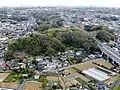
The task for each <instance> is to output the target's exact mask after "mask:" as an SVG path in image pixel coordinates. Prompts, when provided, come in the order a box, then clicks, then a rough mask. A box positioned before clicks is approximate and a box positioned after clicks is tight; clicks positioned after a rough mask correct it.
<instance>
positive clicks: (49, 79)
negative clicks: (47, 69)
mask: <svg viewBox="0 0 120 90" xmlns="http://www.w3.org/2000/svg"><path fill="white" fill-rule="evenodd" d="M46 78H47V80H48V81H58V77H56V76H47V77H46Z"/></svg>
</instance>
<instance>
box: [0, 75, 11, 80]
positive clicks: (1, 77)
mask: <svg viewBox="0 0 120 90" xmlns="http://www.w3.org/2000/svg"><path fill="white" fill-rule="evenodd" d="M9 74H10V73H0V82H3V80H4V79H5V78H7V77H8V75H9Z"/></svg>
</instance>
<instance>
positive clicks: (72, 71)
mask: <svg viewBox="0 0 120 90" xmlns="http://www.w3.org/2000/svg"><path fill="white" fill-rule="evenodd" d="M66 70H67V71H68V72H70V73H74V72H77V70H76V69H75V68H68V69H66Z"/></svg>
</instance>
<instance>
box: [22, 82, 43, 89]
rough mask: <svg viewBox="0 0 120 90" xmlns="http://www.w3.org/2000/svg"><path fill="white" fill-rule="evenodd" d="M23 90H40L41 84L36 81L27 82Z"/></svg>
mask: <svg viewBox="0 0 120 90" xmlns="http://www.w3.org/2000/svg"><path fill="white" fill-rule="evenodd" d="M24 90H42V88H41V83H40V82H36V81H29V82H27V83H26V85H25V87H24Z"/></svg>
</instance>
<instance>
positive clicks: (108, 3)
mask: <svg viewBox="0 0 120 90" xmlns="http://www.w3.org/2000/svg"><path fill="white" fill-rule="evenodd" d="M28 6H31V7H37V6H41V7H49V6H53V7H56V6H61V7H114V8H120V1H119V0H84V1H83V0H19V1H18V0H0V7H28Z"/></svg>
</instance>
